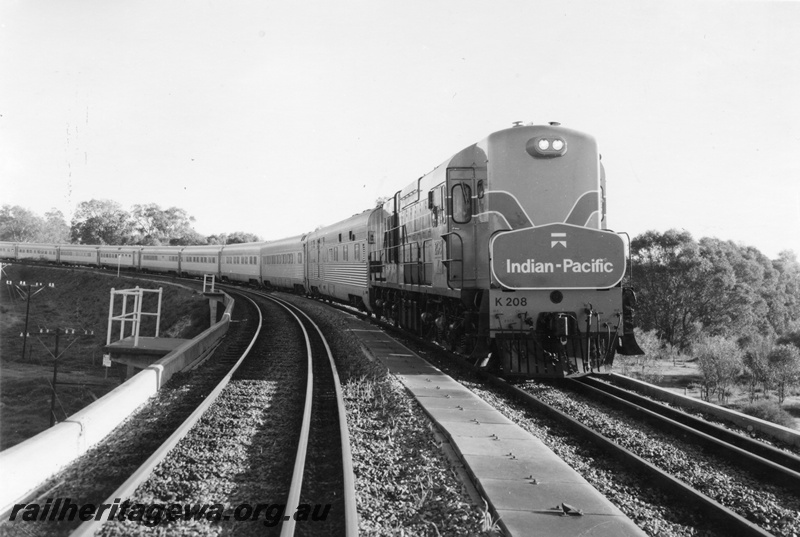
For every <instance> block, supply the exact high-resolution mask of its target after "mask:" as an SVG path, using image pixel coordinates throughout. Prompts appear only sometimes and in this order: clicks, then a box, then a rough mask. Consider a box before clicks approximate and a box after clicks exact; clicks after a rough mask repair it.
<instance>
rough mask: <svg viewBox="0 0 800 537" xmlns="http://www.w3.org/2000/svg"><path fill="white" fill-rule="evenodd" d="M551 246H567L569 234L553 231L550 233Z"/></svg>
mask: <svg viewBox="0 0 800 537" xmlns="http://www.w3.org/2000/svg"><path fill="white" fill-rule="evenodd" d="M550 239H551V241H550V248H555V247H556V245H559V244H560V245H561V246H563V247H564V248H566V247H567V234H566V233H551V234H550ZM562 239H563V240H562Z"/></svg>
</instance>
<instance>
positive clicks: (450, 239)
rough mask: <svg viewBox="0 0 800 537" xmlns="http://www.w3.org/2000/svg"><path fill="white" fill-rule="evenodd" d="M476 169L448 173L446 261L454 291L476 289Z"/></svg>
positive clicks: (454, 169)
mask: <svg viewBox="0 0 800 537" xmlns="http://www.w3.org/2000/svg"><path fill="white" fill-rule="evenodd" d="M475 186H476V185H475V168H449V169H448V170H447V216H448V218H447V233H446V234H445V235H444V238H445V247H446V252H445V259H444V264H445V266H446V267H447V284H448V286H449V287H451V288H453V289H461V288H463V287H473V286H474V284H475V280H476V277H477V274H476V273H475V265H476V263H475V261H476V256H475V254H476V248H475V224H474V222H473V217H472V212H473V197H474V196H475Z"/></svg>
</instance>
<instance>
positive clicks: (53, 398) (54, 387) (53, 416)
mask: <svg viewBox="0 0 800 537" xmlns="http://www.w3.org/2000/svg"><path fill="white" fill-rule="evenodd" d="M75 333H76V330H75V329H74V328H56V329H55V332H50V330H47V331H46V332H42V335H43V336H50V335H55V337H56V348H55V352H54V353H53V354H51V356H52V357H53V385H52V395H51V396H50V427H52V426H53V425H55V423H56V398H57V395H56V394H57V384H58V359H59V358H61V355H63V354H64V353H65V352H67V349H69V348H70V347H71V346H72V344H73V343H75V342H76V341H78V337H80V336H93V335H94V330H83V334H79V335H78V337H76V338H75V339H73V340H72V341H71V342H70V344H69V345H67V348H66V349H64V351H63V352H62V353H61V354H59V352H58V343H59V336H60V335H61V334H64V335H75ZM42 345H44V343H42ZM45 348H47V346H46V345H45ZM48 352H50V350H49V349H48Z"/></svg>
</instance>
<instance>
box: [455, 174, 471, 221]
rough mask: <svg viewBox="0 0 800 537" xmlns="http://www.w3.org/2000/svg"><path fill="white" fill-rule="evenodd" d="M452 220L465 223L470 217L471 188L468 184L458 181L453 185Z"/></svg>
mask: <svg viewBox="0 0 800 537" xmlns="http://www.w3.org/2000/svg"><path fill="white" fill-rule="evenodd" d="M452 199H453V221H454V222H456V223H457V224H466V223H467V222H469V221H470V219H471V218H472V189H471V188H470V187H469V185H467V184H464V183H458V184H456V185H454V186H453V190H452Z"/></svg>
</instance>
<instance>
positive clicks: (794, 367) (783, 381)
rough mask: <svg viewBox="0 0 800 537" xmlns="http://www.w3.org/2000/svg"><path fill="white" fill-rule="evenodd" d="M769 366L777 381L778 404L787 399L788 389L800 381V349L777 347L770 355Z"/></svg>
mask: <svg viewBox="0 0 800 537" xmlns="http://www.w3.org/2000/svg"><path fill="white" fill-rule="evenodd" d="M768 360H769V366H770V369H771V370H772V375H773V377H774V379H775V388H776V389H777V392H778V404H779V405H781V404H783V401H784V399H786V391H787V389H791V388H792V386H794V385H796V384H797V383H798V381H800V349H798V348H797V347H795V346H794V345H777V346H776V347H775V348H774V349H773V350H772V352H770V353H769V357H768Z"/></svg>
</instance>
